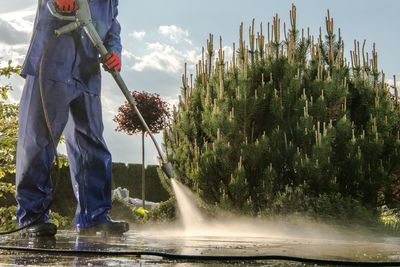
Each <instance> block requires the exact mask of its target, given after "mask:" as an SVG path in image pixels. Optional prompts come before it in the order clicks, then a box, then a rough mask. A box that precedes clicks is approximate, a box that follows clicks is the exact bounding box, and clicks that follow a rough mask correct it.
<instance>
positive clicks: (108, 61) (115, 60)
mask: <svg viewBox="0 0 400 267" xmlns="http://www.w3.org/2000/svg"><path fill="white" fill-rule="evenodd" d="M104 65H105V67H106V70H114V71H120V70H121V67H122V63H121V59H120V58H119V56H118V54H117V53H115V52H112V53H108V54H107V55H106V56H105V60H104Z"/></svg>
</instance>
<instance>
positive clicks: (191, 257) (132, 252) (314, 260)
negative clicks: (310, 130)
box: [0, 246, 400, 266]
mask: <svg viewBox="0 0 400 267" xmlns="http://www.w3.org/2000/svg"><path fill="white" fill-rule="evenodd" d="M0 250H6V251H18V252H29V253H41V254H56V255H58V256H59V255H66V256H97V257H98V256H156V257H162V258H164V259H167V260H181V261H183V260H184V261H219V262H235V261H237V262H239V261H266V260H280V261H292V262H301V263H309V264H320V265H340V266H400V261H350V260H335V259H317V258H306V257H297V256H286V255H249V256H223V255H193V254H174V253H167V252H158V251H147V250H126V251H99V250H68V249H45V248H27V247H14V246H0Z"/></svg>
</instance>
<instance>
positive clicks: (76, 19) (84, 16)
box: [47, 0, 174, 179]
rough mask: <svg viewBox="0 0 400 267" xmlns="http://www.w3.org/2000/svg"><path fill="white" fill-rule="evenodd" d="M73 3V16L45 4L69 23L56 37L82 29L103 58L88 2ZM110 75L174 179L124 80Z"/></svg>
mask: <svg viewBox="0 0 400 267" xmlns="http://www.w3.org/2000/svg"><path fill="white" fill-rule="evenodd" d="M75 2H76V3H77V5H78V10H77V11H76V12H75V14H74V15H62V14H60V13H59V11H58V10H57V8H56V6H55V4H54V1H48V2H47V7H48V9H49V11H50V13H51V14H52V15H53V16H54V17H56V18H58V19H60V20H63V21H70V23H68V24H66V25H65V26H63V27H61V28H59V29H57V30H55V34H56V36H57V37H58V36H60V35H63V34H67V33H70V32H73V31H75V30H77V29H79V28H82V29H83V30H84V31H85V33H86V35H87V36H88V38H89V39H90V41H91V42H92V44H93V45H94V46H95V47H96V49H97V50H98V51H99V53H100V55H101V57H102V58H104V57H105V56H106V55H107V53H108V51H107V49H106V47H105V46H104V44H103V42H102V40H101V38H100V36H99V34H98V32H97V31H96V28H95V27H94V25H93V21H92V15H91V12H90V7H89V3H88V0H75ZM110 73H111V75H112V76H113V77H114V80H115V82H116V83H117V84H118V87H119V88H120V89H121V91H122V93H123V94H124V96H125V98H126V99H127V101H128V102H129V104H131V105H132V107H133V109H134V110H135V112H136V114H137V115H138V117H139V119H140V121H141V123H142V124H143V126H144V128H145V129H146V131H147V133H148V134H149V135H150V137H151V139H152V140H153V143H154V145H155V147H156V149H157V152H158V155H159V160H160V165H161V169H162V170H163V172H164V173H165V174H166V175H167V177H168V178H169V179H172V178H173V177H174V173H173V169H172V164H171V163H170V162H168V160H167V158H166V157H165V156H164V155H163V153H162V151H161V149H160V146H159V145H158V143H157V141H156V139H155V138H154V136H153V134H152V133H151V131H150V129H149V126H148V125H147V123H146V121H145V120H144V119H143V116H142V114H141V113H140V111H139V109H138V108H137V102H136V100H135V99H134V98H133V96H132V95H131V94H130V92H129V90H128V87H127V86H126V84H125V82H124V80H123V79H122V77H121V74H120V73H119V72H118V71H116V70H110Z"/></svg>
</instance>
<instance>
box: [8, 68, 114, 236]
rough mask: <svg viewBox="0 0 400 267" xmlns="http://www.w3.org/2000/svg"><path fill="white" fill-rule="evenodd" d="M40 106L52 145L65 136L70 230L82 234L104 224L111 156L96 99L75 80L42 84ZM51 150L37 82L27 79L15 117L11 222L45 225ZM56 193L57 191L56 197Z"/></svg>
mask: <svg viewBox="0 0 400 267" xmlns="http://www.w3.org/2000/svg"><path fill="white" fill-rule="evenodd" d="M43 83H44V97H45V106H46V110H47V113H48V115H49V120H50V124H51V127H52V132H53V135H54V137H55V139H56V142H58V140H59V139H60V136H61V134H62V132H63V131H64V129H65V131H64V134H65V141H66V146H67V153H68V161H69V167H70V173H71V180H72V186H73V191H74V194H75V196H76V199H77V202H78V206H77V210H76V225H77V227H78V228H87V227H91V226H94V225H96V224H99V223H103V222H105V221H108V220H110V218H109V216H108V212H109V210H110V209H111V164H112V160H111V154H110V152H109V151H108V149H107V146H106V144H105V141H104V139H103V122H102V111H101V102H100V96H99V95H96V94H93V93H90V90H88V88H86V86H85V85H84V84H83V83H82V82H79V81H77V80H74V81H72V82H70V83H63V82H57V81H53V80H49V79H47V80H44V82H43ZM54 153H55V151H54V149H53V145H52V143H51V139H50V135H49V133H48V129H47V127H46V122H45V118H44V112H43V107H42V102H41V97H40V89H39V78H38V77H36V76H32V75H28V76H27V77H26V81H25V87H24V90H23V94H22V98H21V102H20V111H19V132H18V146H17V173H16V188H17V196H16V199H17V202H18V209H17V220H18V223H19V224H20V225H21V226H23V225H27V224H29V223H30V222H32V221H33V220H35V219H36V218H38V217H40V220H41V221H47V219H48V212H49V206H50V203H51V199H52V182H51V178H50V169H51V166H52V163H53V160H54ZM58 192H59V193H60V192H61V191H58Z"/></svg>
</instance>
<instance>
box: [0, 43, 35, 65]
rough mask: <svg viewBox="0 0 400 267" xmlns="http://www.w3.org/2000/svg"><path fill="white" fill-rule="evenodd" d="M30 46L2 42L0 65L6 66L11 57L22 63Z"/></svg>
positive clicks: (15, 61)
mask: <svg viewBox="0 0 400 267" xmlns="http://www.w3.org/2000/svg"><path fill="white" fill-rule="evenodd" d="M28 47H29V45H28V44H18V45H7V44H3V43H1V42H0V65H3V66H4V64H6V62H7V61H8V60H9V59H12V60H13V61H14V63H17V64H22V63H23V61H24V58H25V54H26V51H27V50H28Z"/></svg>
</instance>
